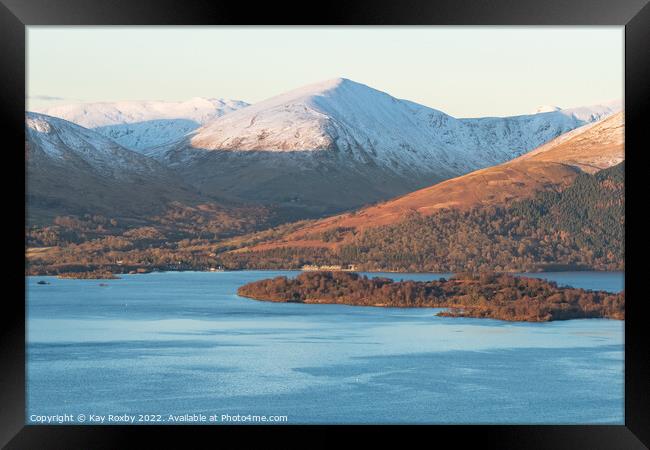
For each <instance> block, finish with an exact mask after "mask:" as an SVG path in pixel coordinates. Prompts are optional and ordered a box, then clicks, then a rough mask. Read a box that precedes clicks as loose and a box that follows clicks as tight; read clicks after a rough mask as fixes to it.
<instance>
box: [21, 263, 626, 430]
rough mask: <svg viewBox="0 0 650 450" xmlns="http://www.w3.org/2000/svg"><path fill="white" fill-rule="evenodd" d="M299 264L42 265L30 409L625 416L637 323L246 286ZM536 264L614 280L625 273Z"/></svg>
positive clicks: (30, 347)
mask: <svg viewBox="0 0 650 450" xmlns="http://www.w3.org/2000/svg"><path fill="white" fill-rule="evenodd" d="M296 273H297V272H270V271H244V272H222V273H204V272H169V273H151V274H146V275H124V276H123V277H122V278H121V279H119V280H110V281H105V283H106V284H108V286H105V287H102V286H99V283H100V281H97V280H60V279H57V278H54V277H29V278H28V279H27V281H26V283H27V317H28V323H27V357H28V363H27V385H28V386H27V388H28V389H27V409H28V411H27V421H28V422H34V421H35V420H36V419H35V417H34V416H35V415H57V414H70V415H72V416H73V417H75V419H74V420H75V421H76V423H79V422H78V421H77V419H76V417H78V415H79V414H84V416H85V418H86V419H85V420H86V422H85V423H88V417H89V415H91V414H98V415H108V414H112V415H120V414H135V415H137V414H153V415H156V414H160V415H161V416H162V419H163V420H166V419H167V418H168V415H170V414H173V415H183V414H205V415H218V416H219V417H220V416H221V415H222V414H229V415H231V416H234V415H237V414H239V415H249V414H251V415H266V416H272V415H285V416H287V418H288V423H548V424H551V423H553V424H565V423H611V424H622V423H623V422H624V420H623V419H624V417H623V406H624V403H623V389H624V385H623V361H624V347H623V326H624V324H623V322H622V321H615V320H600V319H589V320H570V321H558V322H550V323H541V324H534V323H513V322H504V321H498V320H489V319H467V318H443V317H436V316H435V313H436V312H437V311H439V310H436V309H401V308H369V307H355V306H343V305H301V304H276V303H266V302H258V301H254V300H249V299H245V298H241V297H238V296H237V295H236V290H237V288H238V287H239V286H241V285H242V284H245V283H248V282H251V281H254V280H258V279H262V278H268V277H272V276H277V275H289V276H294V275H295V274H296ZM371 275H372V276H387V277H391V278H395V279H412V280H431V279H436V278H440V277H442V276H449V274H371ZM534 276H539V277H542V278H547V279H551V280H554V281H557V282H558V284H560V285H571V286H576V287H582V288H586V289H605V290H609V291H612V292H617V291H620V290H621V289H623V279H624V277H623V274H622V273H595V272H563V273H544V274H534ZM39 280H47V281H49V282H51V284H50V285H38V284H37V282H38V281H39ZM102 282H104V281H102Z"/></svg>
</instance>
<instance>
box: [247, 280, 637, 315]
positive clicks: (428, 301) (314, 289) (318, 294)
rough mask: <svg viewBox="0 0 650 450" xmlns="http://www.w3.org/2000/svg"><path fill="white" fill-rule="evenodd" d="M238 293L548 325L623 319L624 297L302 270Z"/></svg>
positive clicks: (541, 285)
mask: <svg viewBox="0 0 650 450" xmlns="http://www.w3.org/2000/svg"><path fill="white" fill-rule="evenodd" d="M237 293H238V294H239V295H240V296H242V297H248V298H252V299H255V300H263V301H271V302H286V303H326V304H345V305H357V306H383V307H399V308H447V310H446V311H443V312H440V313H439V314H438V315H440V316H449V317H477V318H491V319H500V320H509V321H525V322H548V321H552V320H568V319H581V318H584V319H586V318H608V319H619V320H624V319H625V293H624V291H622V292H620V293H616V294H615V293H610V292H605V291H590V290H585V289H577V288H570V287H559V286H558V285H557V284H556V283H554V282H550V281H546V280H542V279H537V278H527V277H520V276H513V275H507V274H496V273H481V274H458V275H455V276H453V277H451V278H450V279H444V278H443V279H440V280H437V281H400V282H396V281H393V280H391V279H389V278H382V277H375V278H368V277H367V276H364V275H359V274H356V273H348V272H305V273H302V274H300V275H298V276H297V277H296V278H287V277H284V276H281V277H276V278H272V279H265V280H260V281H255V282H252V283H249V284H246V285H244V286H242V287H240V288H239V289H238V290H237Z"/></svg>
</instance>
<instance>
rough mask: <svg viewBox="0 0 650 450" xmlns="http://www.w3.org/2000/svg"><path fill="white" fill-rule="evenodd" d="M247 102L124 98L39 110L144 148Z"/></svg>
mask: <svg viewBox="0 0 650 450" xmlns="http://www.w3.org/2000/svg"><path fill="white" fill-rule="evenodd" d="M245 106H248V103H246V102H242V101H239V100H227V99H220V98H202V97H196V98H192V99H190V100H187V101H183V102H166V101H124V102H100V103H77V104H69V105H59V106H53V107H51V108H46V109H43V110H39V111H38V112H41V113H43V114H47V115H49V116H54V117H59V118H62V119H65V120H68V121H70V122H73V123H76V124H77V125H81V126H83V127H85V128H92V129H94V130H95V131H97V132H98V133H100V134H102V135H104V136H106V137H109V138H111V139H113V140H114V141H115V142H117V143H118V144H120V145H122V146H123V147H126V148H129V149H131V150H137V151H143V150H145V149H147V148H149V147H153V146H158V145H162V144H165V143H169V142H172V141H175V140H178V139H180V138H181V137H183V136H184V135H186V134H187V133H189V132H191V131H193V130H195V129H197V128H199V127H200V126H201V125H204V124H206V123H208V122H210V121H211V120H214V119H216V118H218V117H221V116H223V115H224V114H227V113H229V112H232V111H236V110H238V109H241V108H243V107H245Z"/></svg>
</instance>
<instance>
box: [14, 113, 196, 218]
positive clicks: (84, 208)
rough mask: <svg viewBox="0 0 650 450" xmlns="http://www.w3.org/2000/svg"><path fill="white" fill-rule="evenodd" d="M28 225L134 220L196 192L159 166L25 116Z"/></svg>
mask: <svg viewBox="0 0 650 450" xmlns="http://www.w3.org/2000/svg"><path fill="white" fill-rule="evenodd" d="M25 138H26V141H25V158H26V161H27V195H28V202H27V206H28V211H29V217H30V220H36V221H40V220H49V219H51V218H52V217H54V216H57V215H66V214H84V213H86V212H88V213H92V214H98V213H99V214H106V215H107V216H109V217H118V216H121V215H129V216H131V217H138V216H139V215H140V214H146V213H150V212H154V211H157V210H160V208H161V207H162V206H164V205H165V204H167V203H168V202H170V201H173V200H196V199H197V198H199V197H198V195H197V194H196V193H195V190H194V189H192V188H190V187H189V186H188V185H187V184H186V183H184V182H183V181H182V180H181V179H179V178H178V177H177V176H176V175H175V174H173V173H172V172H170V171H169V170H168V169H166V168H165V167H163V166H162V165H161V164H160V163H158V162H157V161H155V160H153V159H151V158H148V157H146V156H143V155H141V154H139V153H136V152H134V151H131V150H128V149H125V148H123V147H122V146H120V145H119V144H117V143H115V142H114V141H113V140H111V139H109V138H106V137H104V136H102V135H101V134H99V133H96V132H95V131H93V130H89V129H86V128H83V127H81V126H79V125H76V124H73V123H71V122H68V121H66V120H63V119H59V118H55V117H51V116H47V115H44V114H38V113H32V112H28V113H26V117H25Z"/></svg>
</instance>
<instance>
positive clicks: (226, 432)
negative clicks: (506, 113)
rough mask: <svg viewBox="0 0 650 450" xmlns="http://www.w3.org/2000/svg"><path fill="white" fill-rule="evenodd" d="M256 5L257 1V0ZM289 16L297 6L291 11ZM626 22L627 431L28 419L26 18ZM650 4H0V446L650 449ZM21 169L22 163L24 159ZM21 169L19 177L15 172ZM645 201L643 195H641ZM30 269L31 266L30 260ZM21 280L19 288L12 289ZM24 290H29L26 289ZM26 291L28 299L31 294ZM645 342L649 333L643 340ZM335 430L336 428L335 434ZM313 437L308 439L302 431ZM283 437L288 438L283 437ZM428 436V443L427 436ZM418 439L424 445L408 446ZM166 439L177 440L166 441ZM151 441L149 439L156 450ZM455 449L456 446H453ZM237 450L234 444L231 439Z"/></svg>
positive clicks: (133, 0)
mask: <svg viewBox="0 0 650 450" xmlns="http://www.w3.org/2000/svg"><path fill="white" fill-rule="evenodd" d="M252 5H254V6H252ZM288 11H291V13H289V12H288ZM194 24H196V25H244V24H248V25H258V24H276V25H292V24H295V25H298V24H300V25H620V26H625V115H626V119H625V121H626V130H625V134H626V137H625V139H626V142H625V144H626V145H625V148H626V150H625V152H626V159H627V162H626V165H625V170H626V172H625V177H626V192H625V195H626V210H627V211H626V242H625V253H626V262H625V266H626V278H625V290H626V321H625V425H621V426H598V425H593V426H528V425H521V426H465V425H463V426H417V427H411V426H406V427H392V426H383V427H374V426H367V427H345V426H343V427H329V426H276V427H268V426H252V428H247V427H250V426H245V427H242V426H213V427H205V426H204V427H198V426H169V425H166V426H145V427H133V426H60V425H59V426H36V425H25V346H24V345H25V309H24V293H25V280H24V273H23V272H21V270H20V269H19V268H18V265H19V264H20V261H22V263H23V264H24V263H25V251H24V244H23V243H24V232H25V230H24V225H25V223H24V220H23V219H24V216H25V210H24V208H25V206H24V201H23V200H24V197H22V198H21V196H20V194H19V191H20V188H18V187H17V185H19V184H20V183H21V182H22V183H23V187H24V171H22V172H21V171H20V170H19V167H24V163H25V161H24V158H23V155H22V152H20V151H19V149H20V148H21V147H22V146H23V145H24V142H25V140H24V139H25V136H24V111H25V71H26V67H25V36H26V34H25V27H26V26H28V25H194ZM648 43H650V5H649V4H648V0H617V1H610V0H573V1H567V0H546V1H544V0H518V1H516V0H491V1H481V0H474V1H469V0H460V1H459V0H456V1H454V0H445V1H436V2H431V1H424V0H419V1H414V0H406V1H405V0H402V1H400V2H387V1H374V2H361V1H358V0H357V1H353V2H345V3H341V4H335V3H324V4H319V5H318V7H311V5H310V4H308V3H305V4H303V5H293V6H287V7H286V8H285V7H282V6H281V5H278V4H276V3H266V4H265V3H260V4H249V3H244V2H242V3H235V2H228V3H225V2H217V1H205V0H193V1H180V0H96V1H84V0H58V1H54V0H49V1H48V0H0V46H1V47H2V52H0V61H1V62H2V64H1V65H0V67H2V70H0V98H1V103H0V104H1V107H0V123H1V124H3V125H4V131H3V133H2V139H1V140H0V142H1V143H2V147H3V150H4V151H3V153H2V157H3V160H4V161H5V164H4V171H3V175H4V176H3V177H2V179H3V183H4V190H3V193H4V196H3V198H4V199H5V202H7V201H10V203H11V207H12V213H11V214H9V213H8V212H5V216H4V217H5V222H8V221H9V220H8V219H10V218H11V219H12V220H13V221H14V222H15V226H11V227H5V228H7V231H6V233H5V235H4V237H5V246H4V247H5V250H6V251H8V252H9V253H10V254H11V255H13V257H14V258H15V259H11V260H9V257H6V258H5V259H7V260H9V261H11V265H10V266H9V267H8V268H7V269H6V270H5V272H4V275H5V276H4V281H5V283H4V284H5V296H4V301H3V303H2V308H3V310H4V312H3V313H0V317H2V319H1V320H2V324H1V326H0V333H1V334H2V340H1V358H2V368H1V370H0V391H1V399H0V444H2V445H6V448H16V449H36V448H39V449H40V448H67V449H70V448H128V447H131V446H134V442H135V440H136V439H138V440H140V439H154V438H155V439H156V440H158V441H159V442H161V444H160V445H161V446H162V447H163V448H164V447H166V446H170V445H172V444H173V443H174V442H180V441H184V440H187V439H189V440H190V441H191V442H193V444H192V445H191V447H198V446H200V444H199V442H198V440H196V439H197V437H198V436H199V434H200V435H204V434H205V435H206V436H201V437H202V438H207V439H204V440H203V441H202V442H205V443H206V444H204V445H206V446H210V447H215V446H222V445H223V443H225V442H227V441H226V439H228V442H235V441H232V440H230V439H231V438H235V436H234V435H235V434H236V435H237V436H236V439H237V441H236V442H238V445H236V446H241V447H244V448H251V446H252V443H251V440H253V439H259V438H263V439H266V438H270V437H275V438H277V439H279V440H280V443H282V444H284V446H288V445H291V444H292V443H293V444H294V445H300V446H305V445H311V444H312V443H318V444H321V445H327V444H330V445H340V443H341V442H342V441H343V440H350V439H352V438H353V437H354V438H356V439H359V438H361V439H365V438H371V437H372V438H373V439H377V440H384V441H385V442H388V441H387V439H388V438H389V437H391V436H389V434H390V435H393V434H394V433H395V432H396V431H397V432H399V433H400V434H401V433H402V432H406V433H409V434H412V433H415V432H417V433H418V434H419V435H421V436H419V437H420V438H423V439H426V440H428V441H429V442H431V443H444V442H450V443H454V444H453V445H454V446H457V445H462V444H467V443H474V444H475V445H480V446H482V447H489V448H500V449H509V448H517V449H520V448H532V449H546V448H548V449H565V448H566V449H578V448H584V449H642V448H647V446H648V445H650V416H649V414H648V409H649V406H650V390H649V389H648V384H649V380H650V351H649V350H648V348H647V347H646V346H645V344H644V343H645V342H647V341H648V334H649V333H648V327H647V326H646V324H645V321H646V317H647V313H648V306H647V305H648V303H649V301H648V299H647V298H646V296H644V292H643V285H642V283H643V279H642V278H641V277H642V276H643V275H642V273H643V272H642V270H643V267H642V264H643V256H644V255H643V254H641V252H642V251H643V250H642V248H641V246H640V245H639V243H640V242H642V241H643V240H645V237H644V236H643V235H642V234H641V232H637V231H636V230H635V229H634V221H635V220H637V221H641V220H643V209H644V206H645V205H644V199H643V197H644V191H647V188H646V189H644V186H643V181H644V174H642V173H641V171H642V170H644V169H645V167H644V165H643V164H642V162H641V157H642V154H643V153H644V150H645V149H644V146H643V143H644V139H645V138H646V136H645V129H646V127H647V125H646V123H647V120H648V118H650V114H649V111H648V99H649V98H650V95H649V94H650V92H649V85H650V83H649V82H648V80H650V46H649V45H648ZM21 165H22V166H21ZM9 175H11V176H9ZM639 199H640V200H639ZM23 267H24V266H23ZM9 287H11V288H13V289H11V290H9V289H8V288H9ZM21 293H22V296H21ZM21 298H22V300H21ZM644 338H645V339H644ZM333 428H334V431H336V432H335V433H333V432H332V430H333ZM297 433H300V435H301V436H300V437H298V436H297ZM304 433H309V434H310V436H309V437H306V436H303V435H304ZM280 435H282V436H280ZM426 440H425V441H424V442H427V441H426ZM410 442H415V441H410ZM162 443H166V444H167V445H162ZM154 446H155V445H154V444H153V443H152V442H149V443H148V444H147V447H149V448H151V447H154ZM445 446H446V445H445ZM228 447H230V445H229V446H228Z"/></svg>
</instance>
